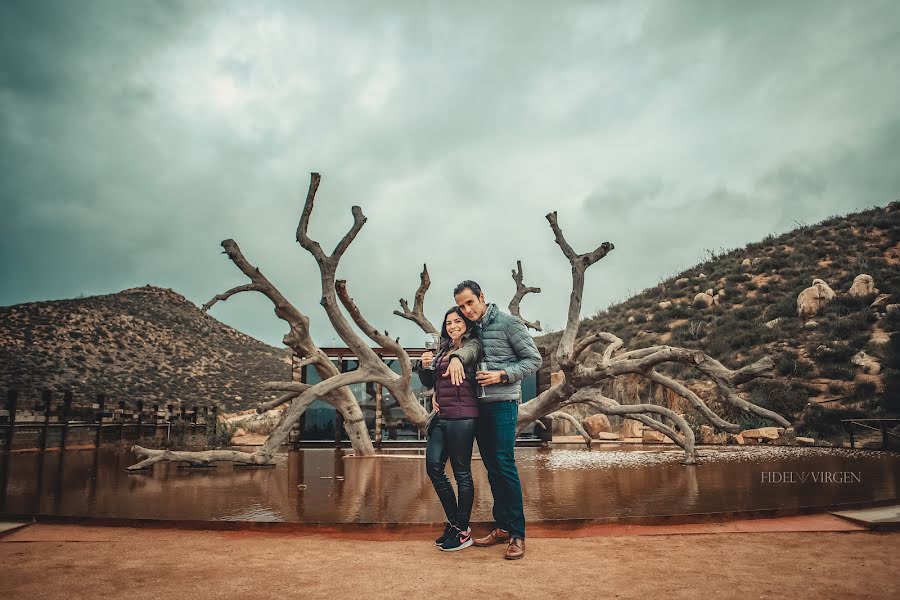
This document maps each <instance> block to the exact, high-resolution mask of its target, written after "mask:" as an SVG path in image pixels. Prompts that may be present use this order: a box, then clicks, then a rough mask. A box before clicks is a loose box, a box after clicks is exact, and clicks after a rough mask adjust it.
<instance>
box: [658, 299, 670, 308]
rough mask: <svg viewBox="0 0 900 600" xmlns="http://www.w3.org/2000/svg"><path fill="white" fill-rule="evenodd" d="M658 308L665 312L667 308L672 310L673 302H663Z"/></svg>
mask: <svg viewBox="0 0 900 600" xmlns="http://www.w3.org/2000/svg"><path fill="white" fill-rule="evenodd" d="M658 306H659V307H660V308H661V309H663V310H665V309H667V308H671V306H672V302H671V301H669V300H663V301H662V302H660V303H659V305H658Z"/></svg>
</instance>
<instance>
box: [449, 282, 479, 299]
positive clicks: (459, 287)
mask: <svg viewBox="0 0 900 600" xmlns="http://www.w3.org/2000/svg"><path fill="white" fill-rule="evenodd" d="M466 288H469V289H470V290H472V293H473V294H475V297H476V298H478V297H479V296H481V286H480V285H478V284H477V283H475V282H474V281H472V280H471V279H466V280H465V281H463V282H461V283H459V284H458V285H457V286H456V287H455V288H453V295H454V296H456V295H457V294H459V293H461V292H462V291H463V290H464V289H466Z"/></svg>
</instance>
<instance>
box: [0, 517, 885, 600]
mask: <svg viewBox="0 0 900 600" xmlns="http://www.w3.org/2000/svg"><path fill="white" fill-rule="evenodd" d="M651 529H652V528H642V529H638V530H635V531H632V532H629V531H626V530H623V529H622V528H618V529H616V528H612V529H608V530H607V531H606V532H605V533H604V532H600V533H601V534H600V535H594V536H590V537H550V536H559V535H564V534H559V533H548V534H546V536H547V537H544V536H540V537H530V538H529V539H528V541H527V544H526V552H527V554H526V557H525V559H524V560H520V561H505V560H503V559H502V558H501V556H502V552H503V547H502V546H497V547H494V548H474V547H473V548H468V549H466V550H463V551H460V552H454V553H442V552H440V551H439V550H437V549H436V548H435V547H434V546H433V545H432V543H431V542H430V540H429V539H427V537H426V536H430V532H417V533H416V534H415V536H414V539H403V538H409V537H410V536H409V535H402V534H401V535H387V536H382V537H383V540H382V541H372V540H363V539H352V538H353V537H354V536H349V537H350V538H351V539H348V536H341V535H321V534H317V535H310V534H307V533H275V532H215V531H188V530H172V529H131V528H120V527H109V528H104V527H85V526H77V525H49V524H37V525H32V526H30V527H27V528H25V529H22V530H19V531H17V532H14V533H12V534H9V535H7V536H5V537H3V538H0V595H2V597H3V598H5V599H8V600H12V599H19V598H28V599H31V598H42V599H44V598H46V599H48V600H51V599H55V598H66V599H73V598H129V599H130V598H135V599H140V598H148V599H149V598H152V599H156V598H166V599H173V598H190V599H191V600H206V599H209V598H240V599H241V600H251V599H255V598H265V599H267V600H271V599H272V598H332V599H340V598H366V599H369V598H372V599H375V598H391V599H393V600H397V599H407V598H492V599H503V598H521V597H532V598H640V599H642V600H647V599H648V598H654V597H665V598H666V599H667V600H669V599H676V598H691V599H696V598H716V599H717V600H720V599H725V598H740V599H741V600H747V599H748V598H767V599H768V598H789V599H791V600H797V599H802V598H810V599H815V600H827V599H830V598H842V599H850V598H900V532H893V533H875V532H870V531H863V530H853V528H848V530H846V531H790V529H791V527H784V526H782V527H780V528H779V527H774V528H773V527H771V526H770V527H768V528H764V529H761V530H747V531H746V532H734V531H733V530H734V529H735V527H731V528H728V527H726V528H712V529H710V528H707V529H706V531H719V532H717V533H696V531H698V529H697V528H693V529H692V528H690V527H688V528H686V529H685V528H682V529H680V530H679V529H678V528H675V529H672V528H670V529H667V530H662V531H668V532H669V533H662V534H653V531H652V530H651ZM738 529H740V528H738ZM751 529H752V528H751ZM779 529H780V530H779ZM836 529H837V528H836ZM357 537H358V536H357ZM376 537H378V536H376ZM423 538H425V539H423Z"/></svg>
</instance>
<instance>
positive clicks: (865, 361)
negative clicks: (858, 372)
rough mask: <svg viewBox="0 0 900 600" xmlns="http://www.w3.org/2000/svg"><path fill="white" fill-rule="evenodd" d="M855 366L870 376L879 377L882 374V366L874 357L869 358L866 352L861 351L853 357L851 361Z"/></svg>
mask: <svg viewBox="0 0 900 600" xmlns="http://www.w3.org/2000/svg"><path fill="white" fill-rule="evenodd" d="M850 362H852V363H853V364H854V365H857V366H859V367H862V368H863V371H865V372H866V373H868V374H869V375H878V374H879V373H881V364H879V362H878V361H877V360H875V359H874V358H873V357H871V356H869V355H868V354H866V353H865V351H862V350H860V351H859V352H857V353H856V354H854V355H853V358H851V359H850Z"/></svg>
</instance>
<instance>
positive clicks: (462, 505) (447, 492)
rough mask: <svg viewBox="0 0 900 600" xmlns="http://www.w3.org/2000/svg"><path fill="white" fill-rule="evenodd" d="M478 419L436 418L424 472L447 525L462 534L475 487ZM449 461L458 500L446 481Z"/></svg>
mask: <svg viewBox="0 0 900 600" xmlns="http://www.w3.org/2000/svg"><path fill="white" fill-rule="evenodd" d="M476 422H477V419H441V418H440V416H437V417H435V423H434V425H432V426H431V431H430V433H429V436H428V442H427V444H426V446H425V469H426V471H427V472H428V477H430V478H431V483H432V484H434V491H435V492H437V495H438V498H440V500H441V505H442V506H443V507H444V513H445V514H446V515H447V521H449V522H450V523H453V524H454V525H456V526H457V527H459V528H460V529H462V530H463V531H465V530H466V528H467V527H468V526H469V517H470V516H471V514H472V503H473V502H474V500H475V487H474V485H473V484H472V444H473V443H474V441H475V427H476ZM448 458H449V459H450V466H451V468H452V469H453V476H454V477H455V478H456V489H457V491H458V493H459V500H458V501H457V498H456V496H454V494H453V487H452V486H451V485H450V480H449V479H447V473H446V465H447V459H448Z"/></svg>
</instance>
